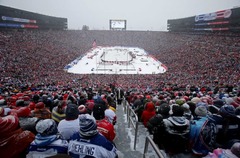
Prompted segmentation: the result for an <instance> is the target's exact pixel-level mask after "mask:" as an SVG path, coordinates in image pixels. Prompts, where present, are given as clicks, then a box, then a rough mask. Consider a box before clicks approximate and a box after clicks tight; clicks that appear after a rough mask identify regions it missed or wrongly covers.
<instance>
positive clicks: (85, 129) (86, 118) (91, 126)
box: [79, 114, 98, 137]
mask: <svg viewBox="0 0 240 158" xmlns="http://www.w3.org/2000/svg"><path fill="white" fill-rule="evenodd" d="M79 125H80V131H79V133H80V135H81V136H82V137H91V136H94V135H96V134H97V133H98V131H97V124H96V120H95V118H94V117H92V116H91V115H89V114H82V115H79Z"/></svg>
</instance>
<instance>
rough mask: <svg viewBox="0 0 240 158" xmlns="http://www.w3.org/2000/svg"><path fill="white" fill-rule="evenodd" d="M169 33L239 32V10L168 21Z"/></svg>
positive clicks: (234, 9)
mask: <svg viewBox="0 0 240 158" xmlns="http://www.w3.org/2000/svg"><path fill="white" fill-rule="evenodd" d="M168 30H169V31H172V32H174V31H184V32H186V31H238V32H239V31H240V8H233V9H226V10H221V11H216V12H212V13H206V14H201V15H196V16H192V17H188V18H182V19H171V20H168Z"/></svg>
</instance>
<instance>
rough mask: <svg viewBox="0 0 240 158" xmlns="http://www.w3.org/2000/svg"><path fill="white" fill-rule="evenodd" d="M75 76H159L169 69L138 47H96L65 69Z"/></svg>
mask: <svg viewBox="0 0 240 158" xmlns="http://www.w3.org/2000/svg"><path fill="white" fill-rule="evenodd" d="M64 69H65V70H66V71H67V72H69V73H75V74H159V73H164V72H166V71H167V67H166V66H165V65H164V64H162V63H161V62H160V61H158V60H157V59H156V58H154V57H153V56H151V55H149V54H148V53H147V52H146V51H145V50H143V49H141V48H137V47H120V46H114V47H100V46H98V47H96V48H92V49H91V50H89V51H88V52H86V53H85V54H84V55H83V56H80V57H78V58H77V59H75V60H74V61H72V62H71V63H69V64H68V65H67V66H65V68H64Z"/></svg>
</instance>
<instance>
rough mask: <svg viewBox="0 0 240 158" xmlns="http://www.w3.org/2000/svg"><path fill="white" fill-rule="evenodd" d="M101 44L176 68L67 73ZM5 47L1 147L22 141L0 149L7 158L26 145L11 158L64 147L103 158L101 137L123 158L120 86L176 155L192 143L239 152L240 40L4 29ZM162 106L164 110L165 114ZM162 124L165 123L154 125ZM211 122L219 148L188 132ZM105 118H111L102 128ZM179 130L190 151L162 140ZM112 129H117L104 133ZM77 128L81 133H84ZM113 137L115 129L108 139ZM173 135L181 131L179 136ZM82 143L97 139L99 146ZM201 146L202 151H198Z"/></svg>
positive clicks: (0, 60) (0, 55) (1, 53)
mask: <svg viewBox="0 0 240 158" xmlns="http://www.w3.org/2000/svg"><path fill="white" fill-rule="evenodd" d="M94 39H96V42H97V45H101V46H134V47H140V48H143V49H145V50H146V51H147V52H149V53H150V54H151V55H153V56H154V57H155V58H157V59H158V60H160V61H161V62H162V63H164V64H165V65H166V66H167V67H168V71H167V72H166V73H164V74H153V75H104V74H103V75H96V74H90V75H77V74H70V73H67V72H65V71H64V70H63V68H64V67H65V66H66V65H67V64H69V63H70V62H72V61H73V60H75V59H76V58H77V57H79V56H80V55H83V54H84V53H85V52H87V51H88V50H89V49H91V47H92V42H93V40H94ZM0 46H1V47H0V74H1V78H0V105H1V107H0V114H1V119H0V123H1V124H2V125H1V126H0V128H1V130H0V133H1V138H0V139H1V140H2V141H3V142H4V141H6V139H8V140H14V139H16V140H18V141H17V143H15V144H12V142H11V141H9V144H8V145H6V146H5V147H6V148H0V150H1V152H0V153H3V154H9V150H8V148H7V147H9V146H14V145H16V144H18V143H19V144H22V146H21V148H18V149H19V150H16V151H15V152H12V156H16V154H18V155H19V154H20V153H22V154H23V155H26V154H28V156H29V157H30V156H33V157H34V155H38V154H39V152H40V151H37V150H38V149H39V150H44V151H46V154H49V148H45V149H43V148H39V145H40V146H41V147H45V146H46V145H49V144H51V143H55V145H56V146H57V147H56V148H58V147H59V148H58V149H59V150H58V149H56V150H55V154H56V153H66V152H67V151H68V153H70V155H71V156H76V155H77V154H79V153H81V154H89V155H91V154H100V153H101V152H100V149H99V148H98V147H99V145H100V144H98V141H96V140H94V139H93V140H92V138H98V137H101V138H99V139H100V140H101V143H102V141H104V142H105V145H106V146H103V148H104V150H101V151H104V153H101V154H108V155H109V157H115V156H116V151H117V149H116V148H115V146H114V143H113V139H114V137H115V134H114V133H115V132H114V128H113V127H114V122H115V121H114V118H115V117H114V116H115V115H114V114H115V113H114V110H115V109H114V108H115V104H116V103H114V102H113V101H112V97H113V95H116V94H115V88H116V87H118V88H121V89H122V90H123V91H124V92H125V94H126V98H128V101H129V103H130V104H131V105H132V107H133V108H134V109H135V110H136V112H137V113H138V116H139V118H141V121H143V124H144V125H145V126H146V128H148V129H149V131H150V132H152V133H153V135H154V141H155V143H156V144H158V146H159V148H163V149H165V150H166V151H167V152H169V153H175V152H183V151H184V152H189V150H190V149H189V145H191V148H192V149H193V150H192V151H190V152H192V153H194V154H196V155H201V156H206V155H207V154H208V153H209V152H213V151H214V149H215V148H216V149H217V148H221V150H222V151H223V150H225V149H226V150H229V152H230V148H231V147H235V148H236V146H237V145H238V144H237V145H236V144H235V146H234V145H233V144H234V143H236V142H237V140H238V139H240V138H239V122H240V121H239V120H237V121H236V119H238V117H237V115H238V112H239V108H238V107H239V106H240V102H239V97H240V92H239V90H240V75H239V69H240V62H239V61H240V55H239V49H240V47H239V37H238V36H231V34H228V35H227V34H222V35H221V34H197V35H196V34H195V35H193V34H177V33H166V32H149V31H148V32H141V31H27V30H24V31H23V30H20V31H16V30H14V31H12V30H7V31H6V30H5V31H1V32H0ZM90 92H91V93H90ZM194 99H195V101H194ZM196 99H197V100H198V101H196ZM90 100H91V101H90ZM215 102H217V103H215ZM98 105H101V106H98ZM162 107H165V108H164V109H163V110H161V109H162ZM199 107H200V108H199ZM168 109H169V110H168ZM109 110H110V111H109ZM73 111H75V112H76V111H77V113H74V112H73ZM94 111H95V114H94ZM162 111H164V112H165V113H164V112H162ZM186 111H187V112H186ZM196 111H198V112H199V111H200V113H201V114H200V115H198V114H199V113H198V112H196ZM224 112H225V113H224ZM82 113H84V114H82ZM96 113H97V114H96ZM203 113H204V114H203ZM223 113H224V114H223ZM87 114H92V115H93V117H91V116H89V115H87ZM225 116H227V118H225ZM229 116H230V120H231V121H232V120H234V121H233V122H231V121H230V120H229V119H228V118H229ZM155 117H157V118H155ZM213 117H214V118H213ZM232 118H234V119H232ZM115 119H116V118H115ZM156 119H157V120H158V119H159V120H158V121H157V122H158V123H160V125H159V124H157V125H156V124H154V122H155V123H156ZM206 119H207V120H212V121H209V122H213V123H212V124H214V125H216V128H215V126H214V129H216V131H217V132H215V134H214V136H216V139H214V140H216V141H213V140H211V141H212V142H211V141H210V140H208V143H209V142H210V143H213V142H214V143H215V142H216V144H217V145H214V146H213V145H212V144H209V145H208V146H204V145H206V144H204V145H201V144H200V145H199V144H197V142H199V141H197V139H200V138H199V137H196V136H195V135H194V134H193V133H191V132H190V131H193V130H190V129H193V128H194V129H195V130H196V133H197V131H199V129H197V128H195V126H193V125H192V124H193V123H192V122H195V124H196V125H198V123H200V122H204V121H205V120H206ZM98 120H104V123H102V124H103V125H102V126H104V127H101V126H100V125H99V121H98ZM199 120H200V121H199ZM198 121H199V122H198ZM70 122H71V123H70ZM236 122H237V123H236ZM81 123H82V124H81ZM174 123H176V124H178V125H179V124H181V123H182V125H183V126H181V128H180V130H182V131H178V132H177V133H180V134H182V135H181V136H182V138H186V137H187V138H189V137H190V136H191V137H190V138H191V139H190V140H192V142H190V143H189V142H186V139H184V140H185V141H179V142H180V144H178V145H180V146H181V147H184V148H179V151H174V150H173V149H171V148H170V147H169V144H166V142H168V140H166V141H163V142H159V140H164V139H163V138H162V137H161V138H159V137H158V136H159V132H160V133H161V132H162V135H163V136H164V134H169V133H168V132H169V131H171V130H172V129H173V128H172V127H173V126H174V125H173V124H174ZM107 124H109V126H108V127H105V125H107ZM61 126H62V127H61ZM66 126H68V127H66ZM110 126H111V127H110ZM155 126H157V128H156V127H155ZM158 126H159V128H158ZM6 127H8V128H6ZM19 127H21V128H19ZM79 127H82V128H80V131H79ZM236 127H237V128H236ZM106 128H108V129H107V130H106ZM228 128H231V130H230V131H229V130H228ZM156 129H157V132H156V131H155V130H156ZM166 129H167V130H166ZM61 130H63V131H61ZM173 130H174V129H173ZM89 131H90V132H89ZM106 131H112V132H110V133H111V134H109V135H108V134H107V133H108V132H107V133H106ZM236 131H238V132H236ZM12 132H13V133H12ZM69 132H72V133H69ZM104 132H105V133H104ZM229 132H230V133H231V134H229ZM76 133H77V134H76ZM99 133H101V134H100V135H101V136H99ZM170 133H171V132H170ZM205 133H206V132H205ZM212 133H214V132H212ZM173 134H174V131H172V133H171V136H172V135H173ZM175 134H176V132H175ZM191 134H192V135H191ZM183 135H184V136H183ZM189 135H190V136H189ZM102 136H104V137H102ZM211 136H212V135H211ZM229 136H231V138H230V137H229ZM45 138H46V139H45ZM164 138H166V137H164ZM173 138H175V136H174V137H173ZM193 138H195V139H196V140H195V139H193ZM206 138H209V135H208V136H206ZM212 138H215V137H212ZM23 140H24V141H25V142H24V143H23ZM81 140H85V141H89V140H90V142H91V143H92V144H94V146H88V145H86V142H82V141H81ZM176 140H177V138H176ZM233 140H234V141H233ZM226 141H229V143H228V146H224V144H223V142H226ZM231 141H232V142H231ZM169 142H171V141H169ZM181 143H183V144H181ZM59 144H61V146H59ZM103 144H104V143H103ZM82 145H83V146H85V147H83V146H82ZM176 145H177V143H176ZM211 145H212V146H211ZM225 145H226V144H225ZM186 146H188V147H186ZM199 146H203V149H202V148H201V150H200V149H199V148H198V147H199ZM96 147H97V148H96ZM176 148H177V146H176V147H175V148H174V149H176ZM235 148H234V149H235ZM93 149H96V150H94V151H96V152H93ZM101 149H102V148H101ZM238 149H239V146H238ZM202 150H204V151H202ZM235 150H236V149H235ZM5 151H8V152H5ZM217 151H219V150H217ZM231 152H232V151H231ZM211 154H214V153H211ZM233 154H234V151H233ZM95 156H96V155H95ZM98 156H99V155H98ZM76 157H77V156H76Z"/></svg>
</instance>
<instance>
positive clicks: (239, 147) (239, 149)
mask: <svg viewBox="0 0 240 158" xmlns="http://www.w3.org/2000/svg"><path fill="white" fill-rule="evenodd" d="M231 152H232V153H233V154H234V155H236V156H237V157H240V142H236V143H234V144H233V146H232V147H231Z"/></svg>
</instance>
